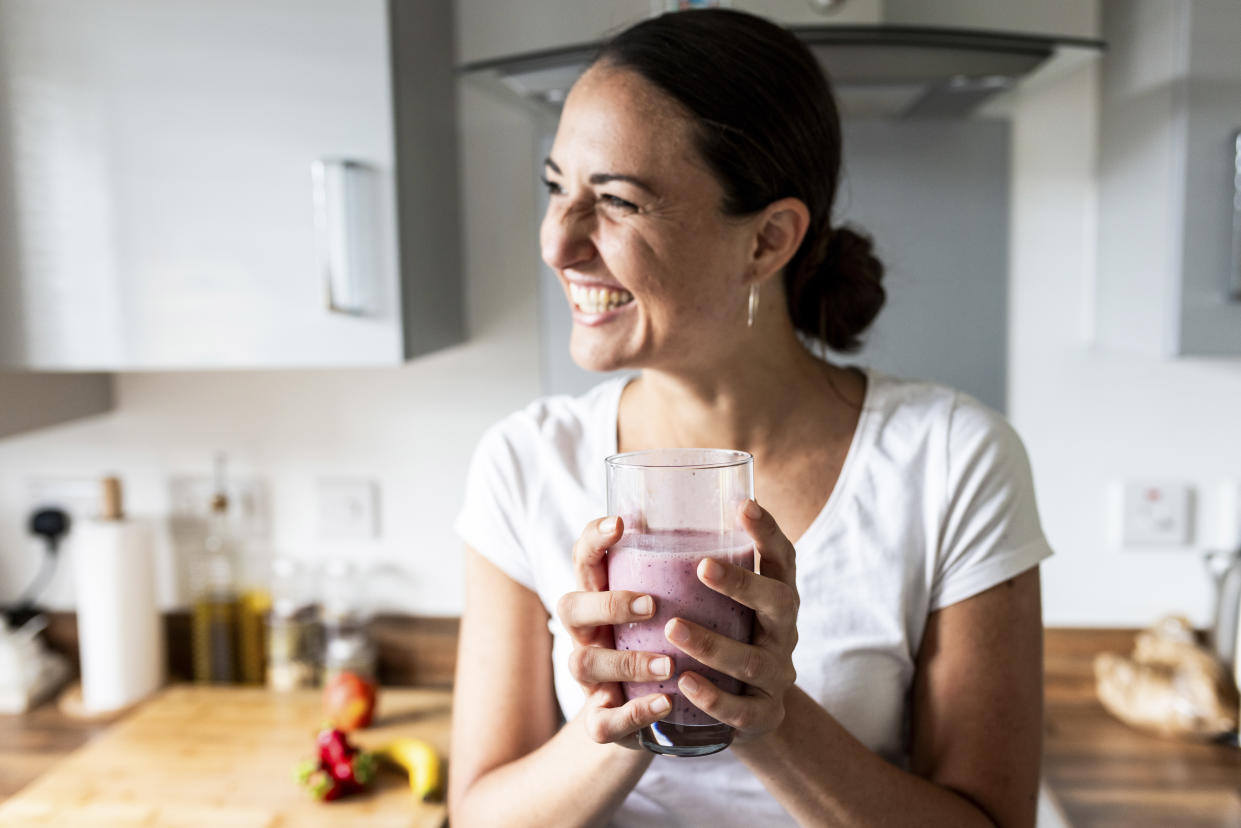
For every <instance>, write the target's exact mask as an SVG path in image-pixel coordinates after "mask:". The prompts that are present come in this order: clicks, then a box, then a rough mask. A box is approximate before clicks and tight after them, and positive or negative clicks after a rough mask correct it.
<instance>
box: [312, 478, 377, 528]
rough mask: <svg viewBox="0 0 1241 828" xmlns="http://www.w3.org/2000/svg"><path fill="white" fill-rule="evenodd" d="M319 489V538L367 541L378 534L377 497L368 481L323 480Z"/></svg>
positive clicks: (375, 490) (374, 486)
mask: <svg viewBox="0 0 1241 828" xmlns="http://www.w3.org/2000/svg"><path fill="white" fill-rule="evenodd" d="M318 489H319V537H321V538H326V539H332V540H346V539H348V540H370V539H372V538H374V537H376V536H377V535H378V534H379V503H378V501H379V497H378V491H377V487H376V485H375V484H374V483H373V482H372V481H370V480H350V479H324V480H320V481H319V483H318Z"/></svg>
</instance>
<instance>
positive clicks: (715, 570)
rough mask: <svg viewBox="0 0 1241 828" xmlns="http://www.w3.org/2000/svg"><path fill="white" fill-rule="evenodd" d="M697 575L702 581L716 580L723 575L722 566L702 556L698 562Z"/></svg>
mask: <svg viewBox="0 0 1241 828" xmlns="http://www.w3.org/2000/svg"><path fill="white" fill-rule="evenodd" d="M698 577H699V578H702V579H703V580H704V581H718V580H720V579H721V578H723V577H724V567H722V566H720V565H719V564H718V563H717V562H715V561H713V560H711V559H710V558H703V559H702V563H700V564H698Z"/></svg>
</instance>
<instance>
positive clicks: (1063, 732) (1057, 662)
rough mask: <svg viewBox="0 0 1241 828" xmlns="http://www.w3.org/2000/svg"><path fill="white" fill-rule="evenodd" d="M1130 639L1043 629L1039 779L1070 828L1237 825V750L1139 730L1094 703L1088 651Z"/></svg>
mask: <svg viewBox="0 0 1241 828" xmlns="http://www.w3.org/2000/svg"><path fill="white" fill-rule="evenodd" d="M1133 636H1134V631H1133V630H1067V629H1049V630H1048V631H1047V632H1046V634H1045V636H1044V664H1045V671H1046V677H1045V686H1046V710H1047V716H1046V729H1045V737H1044V744H1043V779H1044V782H1045V783H1046V784H1047V786H1048V787H1049V788H1050V789H1051V792H1052V794H1053V795H1054V797H1055V798H1056V800H1057V802H1058V804H1059V805H1060V807H1061V808H1062V809H1063V810H1064V812H1065V816H1066V817H1067V818H1068V820H1069V822H1070V824H1071V825H1072V826H1073V828H1216V826H1241V750H1238V749H1237V748H1236V747H1234V746H1227V745H1221V744H1192V743H1186V742H1179V741H1172V740H1168V739H1161V738H1158V737H1155V736H1149V735H1147V734H1145V733H1140V732H1138V731H1136V730H1133V729H1132V728H1130V727H1128V726H1127V725H1124V724H1122V723H1121V722H1120V721H1118V720H1116V719H1115V718H1113V717H1112V716H1110V715H1109V714H1108V713H1107V712H1106V711H1104V709H1103V707H1102V705H1100V704H1099V701H1098V699H1097V698H1096V697H1095V690H1094V670H1093V667H1092V662H1093V660H1094V657H1095V654H1097V653H1100V652H1104V651H1111V652H1117V653H1123V654H1128V653H1130V652H1131V651H1132V650H1133Z"/></svg>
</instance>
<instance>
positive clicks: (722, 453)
mask: <svg viewBox="0 0 1241 828" xmlns="http://www.w3.org/2000/svg"><path fill="white" fill-rule="evenodd" d="M605 462H606V464H607V475H608V478H607V479H608V514H610V515H618V516H620V517H621V518H622V519H623V520H624V522H625V530H624V534H623V535H622V536H621V539H620V540H619V541H618V542H617V543H616V545H615V546H613V547H612V548H611V549H609V550H608V555H607V565H608V589H612V590H632V591H633V592H639V593H643V594H647V595H651V596H652V597H653V598H654V599H655V615H654V617H653V618H651V619H650V620H649V621H641V622H636V623H633V624H617V625H616V626H615V627H613V631H614V633H615V637H616V648H617V649H618V650H641V651H643V652H652V653H663V654H666V655H669V656H671V657H672V661H673V670H672V676H671V677H670V678H668V679H667V680H665V681H662V682H626V683H625V685H624V687H625V695H626V698H630V699H633V698H638V697H640V696H644V695H647V694H648V693H666V694H668V697H669V698H670V699H671V700H672V709H671V710H670V711H669V712H668V715H667V717H666V718H665V719H664V720H663V721H660V722H656V723H655V724H654V725H652V726H650V727H647V728H643V729H642V731H640V732H639V734H638V739H639V741H640V742H641V743H642V745H643V747H645V748H646V749H647V750H650V751H652V752H654V753H661V754H668V755H672V756H706V755H707V754H710V753H716V752H718V751H721V750H723V749H724V748H726V747H728V745H729V744H730V743H731V742H732V738H733V728H732V727H730V726H729V725H726V724H723V723H721V722H719V721H718V720H716V719H715V718H713V717H711V716H708V715H707V714H706V713H704V712H702V711H701V710H699V709H698V708H697V707H695V706H694V705H693V704H691V703H690V702H689V700H687V699H686V698H685V697H683V696H682V695H681V694H680V692H679V691H678V690H677V677H678V676H679V675H680V674H681V672H682V671H685V670H692V671H694V672H696V673H698V674H699V675H701V676H704V677H706V678H707V679H710V680H711V681H712V682H714V683H715V685H716V686H717V687H719V688H720V689H722V690H724V691H726V692H729V693H737V694H740V693H742V692H743V691H744V689H745V685H744V684H742V683H741V682H740V681H738V680H737V679H734V678H732V677H730V676H726V675H724V674H722V673H719V672H717V671H715V670H712V669H711V668H709V667H706V666H704V665H703V664H702V663H700V662H699V661H697V660H696V659H693V658H690V657H689V656H687V655H685V654H684V653H682V652H681V651H680V650H678V649H677V648H676V647H674V646H672V644H670V643H669V642H668V640H667V638H665V637H664V625H665V624H667V623H668V621H669V620H670V619H672V618H684V619H686V620H688V621H692V622H694V623H696V624H700V625H702V626H703V627H706V628H707V629H709V630H714V631H716V632H719V633H721V634H723V635H726V636H729V637H730V638H733V639H736V640H738V641H744V642H747V643H748V642H749V641H750V636H751V634H752V632H753V629H754V611H753V610H751V609H749V608H748V607H744V606H742V605H741V604H739V603H737V602H736V601H734V600H732V599H731V598H728V597H726V596H724V595H722V594H720V593H718V592H716V591H715V590H713V589H711V588H709V587H707V586H706V585H705V584H703V583H702V582H701V581H700V580H698V564H699V563H700V562H701V561H702V559H703V558H715V559H717V560H720V561H724V562H726V563H731V564H735V565H738V566H743V567H745V568H746V569H749V570H753V569H754V542H753V541H752V540H751V539H750V536H749V535H748V534H746V532H745V530H744V529H743V528H742V527H741V524H740V521H739V518H738V511H739V509H740V507H741V504H742V503H743V502H744V501H745V500H747V499H749V498H751V497H753V493H754V458H753V457H752V456H751V455H749V454H747V453H745V452H743V451H727V450H724V449H654V450H651V451H638V452H630V453H628V454H617V455H613V456H611V457H609V458H607V460H606V461H605Z"/></svg>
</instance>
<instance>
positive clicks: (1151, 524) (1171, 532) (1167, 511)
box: [1119, 480, 1193, 546]
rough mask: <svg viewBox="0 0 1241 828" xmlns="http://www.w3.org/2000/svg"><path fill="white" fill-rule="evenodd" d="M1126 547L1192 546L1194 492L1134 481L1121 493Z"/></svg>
mask: <svg viewBox="0 0 1241 828" xmlns="http://www.w3.org/2000/svg"><path fill="white" fill-rule="evenodd" d="M1119 507H1120V508H1119V516H1120V542H1121V545H1123V546H1189V545H1190V544H1191V543H1192V542H1193V488H1192V487H1190V486H1189V485H1187V484H1184V483H1169V482H1166V481H1150V480H1131V481H1126V482H1125V483H1124V484H1122V486H1121V489H1120V504H1119Z"/></svg>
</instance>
